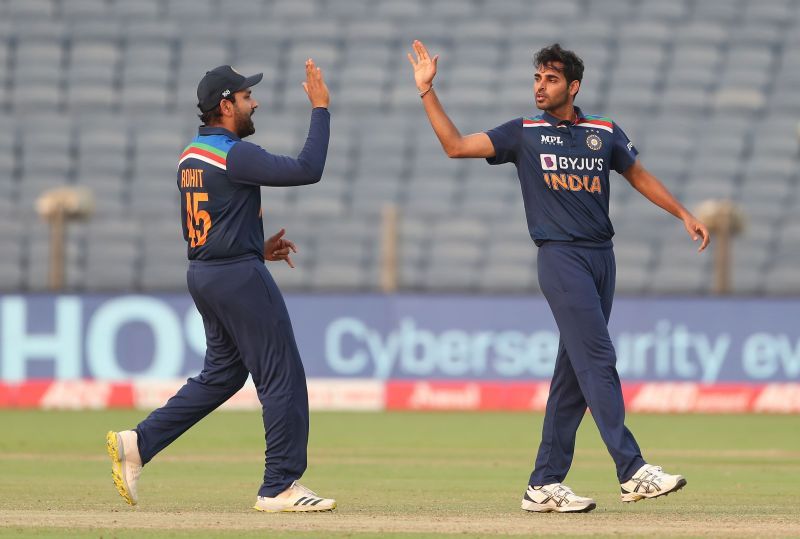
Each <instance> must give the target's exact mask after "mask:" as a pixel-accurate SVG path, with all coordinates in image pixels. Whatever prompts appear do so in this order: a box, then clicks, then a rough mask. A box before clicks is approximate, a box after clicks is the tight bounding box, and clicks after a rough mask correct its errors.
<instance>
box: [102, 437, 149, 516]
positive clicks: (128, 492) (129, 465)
mask: <svg viewBox="0 0 800 539" xmlns="http://www.w3.org/2000/svg"><path fill="white" fill-rule="evenodd" d="M137 438H138V435H137V434H136V432H135V431H132V430H123V431H122V432H114V431H109V432H108V434H106V449H107V450H108V456H109V457H111V477H112V478H113V479H114V486H115V487H117V492H119V495H120V496H122V497H123V498H124V499H125V501H126V502H128V503H129V504H130V505H136V502H137V501H138V499H139V497H138V495H137V494H136V483H137V482H138V481H139V474H141V473H142V459H141V457H139V446H138V445H137Z"/></svg>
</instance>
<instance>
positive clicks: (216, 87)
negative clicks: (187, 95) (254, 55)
mask: <svg viewBox="0 0 800 539" xmlns="http://www.w3.org/2000/svg"><path fill="white" fill-rule="evenodd" d="M263 76H264V74H263V73H256V74H255V75H251V76H249V77H245V76H244V75H242V74H241V73H239V72H238V71H236V70H235V69H233V68H232V67H231V66H228V65H225V66H219V67H215V68H214V69H212V70H211V71H206V74H205V76H204V77H203V79H202V80H201V81H200V84H198V85H197V106H198V107H199V108H200V111H201V112H208V111H209V110H211V109H213V108H214V107H216V106H217V105H219V102H220V101H221V100H223V99H226V98H228V97H230V96H232V95H233V94H234V93H236V92H238V91H239V90H244V89H245V88H250V87H251V86H255V85H256V84H258V83H259V82H261V78H262V77H263Z"/></svg>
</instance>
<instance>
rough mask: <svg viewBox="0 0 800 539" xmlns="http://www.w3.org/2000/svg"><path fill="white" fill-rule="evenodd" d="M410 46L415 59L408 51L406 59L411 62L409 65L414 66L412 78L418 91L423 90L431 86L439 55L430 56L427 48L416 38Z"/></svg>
mask: <svg viewBox="0 0 800 539" xmlns="http://www.w3.org/2000/svg"><path fill="white" fill-rule="evenodd" d="M411 47H412V48H413V49H414V53H416V56H417V59H416V60H414V58H413V57H412V56H411V53H409V54H408V61H409V62H411V66H412V67H413V68H414V80H415V81H416V83H417V89H418V90H419V91H420V92H425V91H426V90H428V89H430V87H431V86H433V77H435V76H436V63H437V62H438V61H439V55H438V54H437V55H436V56H434V57H433V58H431V55H430V54H428V49H426V48H425V45H423V44H422V41H420V40H418V39H415V40H414V43H412V44H411Z"/></svg>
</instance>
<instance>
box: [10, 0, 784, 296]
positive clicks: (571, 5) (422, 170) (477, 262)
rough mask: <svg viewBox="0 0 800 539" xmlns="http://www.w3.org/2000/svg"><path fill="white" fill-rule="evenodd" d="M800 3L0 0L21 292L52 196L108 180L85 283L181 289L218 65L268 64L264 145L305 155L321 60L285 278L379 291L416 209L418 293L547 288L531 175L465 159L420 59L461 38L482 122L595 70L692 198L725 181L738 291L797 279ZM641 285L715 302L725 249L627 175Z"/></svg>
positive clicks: (627, 265)
mask: <svg viewBox="0 0 800 539" xmlns="http://www.w3.org/2000/svg"><path fill="white" fill-rule="evenodd" d="M799 17H800V1H799V0H760V1H759V2H752V1H746V0H676V1H669V2H664V1H662V0H603V1H590V0H559V1H549V0H544V1H534V0H530V1H529V0H463V1H462V0H459V1H455V0H429V1H424V2H423V1H420V0H347V1H338V0H254V1H250V2H239V1H236V0H221V1H213V0H137V1H136V2H131V1H125V0H0V88H2V90H3V91H2V92H0V108H2V110H3V111H4V112H5V113H6V118H7V122H8V123H7V125H6V126H5V129H4V130H2V131H0V189H2V193H3V197H2V198H0V230H2V231H3V234H2V236H0V252H2V253H3V256H2V258H0V290H3V291H12V290H26V291H39V290H45V289H46V286H47V281H46V276H47V263H48V261H47V256H48V250H47V228H46V226H45V225H44V224H43V223H41V222H40V221H39V218H38V217H37V216H36V213H35V212H34V203H35V200H36V197H37V196H38V195H39V194H40V193H41V192H42V191H44V190H45V189H47V188H49V187H53V186H58V185H63V184H76V185H85V186H88V187H90V188H91V189H92V190H93V191H94V194H95V197H96V201H97V211H96V214H95V216H94V218H93V220H92V221H91V222H89V223H86V224H80V225H76V226H73V227H72V228H71V229H70V231H69V234H68V238H67V246H68V260H67V287H68V289H70V290H77V291H102V290H131V291H149V290H182V289H183V288H184V286H185V284H184V274H183V269H184V267H185V261H184V249H185V246H184V243H183V240H182V238H181V237H180V229H179V227H178V199H177V190H176V189H175V184H174V171H175V162H176V156H177V155H178V152H179V150H180V149H181V148H182V146H183V145H185V144H186V142H187V141H188V140H189V137H191V136H192V133H193V132H194V130H195V129H196V127H197V125H198V121H197V117H196V108H195V107H194V104H195V88H196V84H197V81H198V80H199V78H200V77H201V76H202V74H203V72H204V70H206V69H209V68H211V67H214V66H216V65H218V64H221V63H228V62H231V63H233V64H234V65H235V66H237V67H238V68H239V69H240V70H242V71H245V72H252V71H263V72H264V73H265V79H264V82H263V83H262V84H261V85H260V86H259V87H258V89H257V95H256V97H257V99H259V101H260V102H261V108H260V110H259V112H258V114H257V115H256V117H255V121H256V127H257V130H258V133H257V134H256V135H254V136H253V137H252V140H253V141H255V142H257V143H259V144H261V145H262V146H264V147H265V148H267V149H269V150H271V151H273V152H276V153H287V154H296V153H297V152H298V151H299V148H300V145H301V144H302V141H303V138H304V136H305V130H306V128H307V119H308V104H307V101H306V97H305V95H304V93H303V92H302V90H301V88H300V80H301V78H302V69H303V60H304V59H305V58H306V57H308V56H311V57H313V58H314V59H315V60H316V61H317V63H318V64H319V65H321V66H322V67H323V68H324V70H325V72H326V76H327V79H328V82H329V86H330V88H331V92H332V114H333V122H332V143H331V147H330V153H329V159H328V165H327V168H326V173H325V176H324V178H323V181H322V182H321V183H320V184H318V185H315V186H313V187H304V188H292V189H276V188H264V189H263V200H264V208H265V217H266V218H265V229H266V231H267V232H268V233H272V232H274V231H275V230H277V229H278V228H280V227H285V228H287V230H288V235H289V237H291V238H293V239H294V240H295V241H296V242H297V243H298V245H299V246H300V250H301V251H300V254H299V255H298V257H297V262H298V264H299V267H298V268H297V269H295V270H291V271H290V270H288V268H283V267H280V266H277V265H272V266H271V270H272V271H273V272H274V273H275V275H276V278H277V279H278V281H279V283H280V284H281V286H282V287H283V288H286V289H293V290H315V291H317V290H319V291H325V290H358V291H374V290H378V289H379V283H380V277H379V272H380V267H379V266H380V259H379V252H380V238H381V235H380V218H381V217H380V216H381V210H382V208H383V206H384V205H385V204H389V203H391V204H395V205H397V207H398V208H399V212H400V218H401V225H400V244H399V245H400V249H399V279H400V288H401V289H403V290H421V291H437V290H441V291H453V290H458V291H475V292H508V293H515V292H534V293H535V292H537V291H538V285H537V281H536V275H535V272H536V268H535V262H536V249H535V248H534V247H533V245H532V244H531V242H530V239H529V238H528V236H527V233H526V226H525V222H524V216H523V212H522V204H521V196H520V195H519V187H518V185H517V180H516V176H515V171H514V170H513V167H510V166H507V167H497V168H490V167H488V166H486V165H485V164H484V163H482V162H460V161H452V160H448V159H447V158H446V157H445V156H444V155H443V154H442V152H441V150H440V148H439V145H438V143H437V141H436V139H435V137H434V135H433V133H432V132H431V129H430V127H429V126H428V123H427V120H426V118H425V115H424V113H423V111H422V107H421V106H420V104H419V102H418V101H419V98H418V97H417V95H416V92H415V88H414V84H413V79H412V74H411V71H410V68H409V66H408V63H407V60H406V58H405V54H406V52H407V50H408V49H409V44H410V43H411V41H412V39H414V38H420V39H422V40H424V41H425V42H426V43H427V44H428V45H429V48H430V49H432V50H433V51H434V52H436V53H439V54H441V61H440V64H439V65H440V74H439V76H438V79H437V88H438V89H439V93H440V95H441V96H442V99H443V102H444V103H445V106H446V107H447V109H448V111H449V113H450V114H451V116H452V117H453V118H454V120H455V122H456V124H457V125H458V126H459V127H460V128H461V130H462V131H463V132H469V131H477V130H485V129H488V128H491V127H494V126H495V125H498V124H500V123H502V122H503V121H505V120H508V119H510V118H513V117H516V116H520V115H524V114H530V113H532V112H534V111H533V104H532V99H531V84H532V69H531V57H532V54H533V52H534V51H535V50H537V49H538V48H540V47H542V46H544V45H546V44H549V43H551V42H553V41H560V42H561V43H562V44H563V45H564V46H567V47H570V48H574V49H575V50H576V52H578V54H579V55H581V56H582V57H583V58H584V60H585V62H586V65H587V67H586V74H585V79H584V83H583V86H582V89H581V92H580V94H579V96H578V99H577V104H579V105H581V106H582V107H583V108H584V110H586V111H589V112H592V113H602V114H605V115H608V116H610V117H612V118H613V119H614V120H616V121H617V122H618V123H619V124H620V125H621V126H622V127H623V128H624V129H625V130H626V132H627V133H628V134H629V136H630V137H631V138H632V139H633V140H634V142H635V143H636V144H637V147H638V148H639V150H640V151H641V156H642V159H643V162H644V163H645V165H646V166H648V168H650V169H652V170H653V171H654V172H655V173H656V174H658V175H659V176H660V177H661V179H662V180H663V181H664V182H665V183H666V184H667V185H668V187H669V188H670V189H671V190H673V192H675V193H676V194H677V195H678V196H679V197H680V198H681V199H682V200H683V201H684V202H685V203H686V204H687V205H688V206H690V207H693V206H695V205H696V204H697V203H699V202H700V201H702V200H704V199H707V198H712V197H713V198H722V197H728V198H731V199H733V200H734V201H736V202H737V203H738V204H739V205H740V206H741V207H742V208H743V209H744V210H745V211H746V213H747V220H748V222H747V229H746V232H745V233H744V234H743V236H741V237H740V238H738V239H737V240H736V241H735V243H734V252H733V260H734V267H733V287H734V292H735V293H739V294H787V293H800V271H798V267H799V264H800V217H798V216H800V190H798V170H800V166H799V165H800V151H799V150H798V116H800V99H798V96H799V95H800V54H798V50H800V24H799V23H798V18H799ZM612 217H613V219H614V222H615V226H616V230H617V241H616V245H617V251H616V252H617V258H618V262H619V274H618V283H617V288H618V290H619V291H620V292H623V293H652V294H705V293H709V292H710V289H711V281H712V279H711V256H694V251H693V249H692V246H691V245H690V244H689V242H688V241H687V240H686V238H685V236H684V233H683V231H682V229H681V227H680V224H679V223H678V222H676V221H674V220H673V219H672V218H671V217H670V216H668V215H666V214H664V213H663V212H661V211H660V210H658V209H657V208H656V207H654V206H652V205H650V204H649V203H648V202H647V201H645V200H644V199H642V197H640V196H639V195H638V194H637V193H635V192H633V190H632V189H631V188H630V187H629V186H628V185H627V184H626V182H624V180H623V179H622V178H621V177H619V176H615V177H614V185H613V189H612Z"/></svg>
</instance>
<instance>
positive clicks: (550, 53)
mask: <svg viewBox="0 0 800 539" xmlns="http://www.w3.org/2000/svg"><path fill="white" fill-rule="evenodd" d="M553 62H560V63H561V64H563V65H564V67H563V68H558V67H556V66H555V65H553ZM533 65H534V66H535V67H536V69H539V68H540V67H542V66H547V67H552V68H553V69H556V70H557V71H560V72H562V73H564V77H565V78H566V79H567V86H569V85H570V84H571V83H572V81H574V80H576V81H578V82H580V81H581V80H583V60H581V59H580V58H579V57H578V55H577V54H575V53H574V52H572V51H568V50H565V49H562V48H561V45H559V44H558V43H553V44H552V45H550V46H549V47H544V48H542V49H540V50H539V52H537V53H536V55H535V56H534V57H533Z"/></svg>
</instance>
